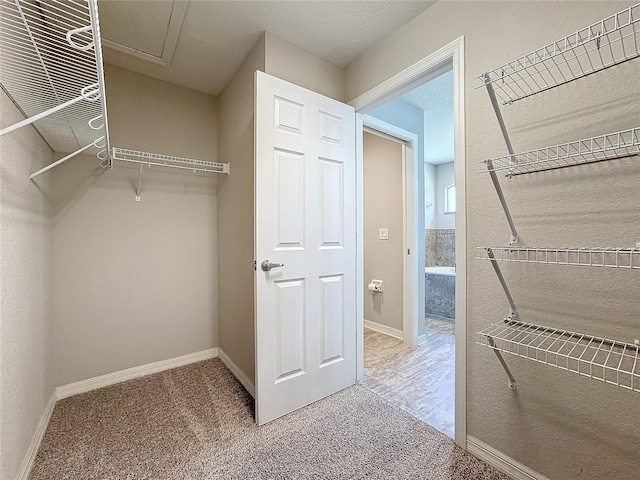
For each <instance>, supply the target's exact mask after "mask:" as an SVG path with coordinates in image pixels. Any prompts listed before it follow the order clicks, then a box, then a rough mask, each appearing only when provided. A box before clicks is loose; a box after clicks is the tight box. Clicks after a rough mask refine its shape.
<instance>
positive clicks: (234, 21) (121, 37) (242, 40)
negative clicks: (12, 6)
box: [98, 0, 434, 95]
mask: <svg viewBox="0 0 640 480" xmlns="http://www.w3.org/2000/svg"><path fill="white" fill-rule="evenodd" d="M176 3H177V2H176ZM433 3H434V2H432V1H400V0H394V1H366V0H362V1H346V0H341V1H197V0H191V1H189V2H188V6H187V10H186V15H185V17H184V21H183V23H182V28H181V30H180V33H179V36H178V42H177V46H176V49H175V53H174V56H173V60H172V61H171V64H170V65H168V66H164V65H158V64H154V63H152V62H149V61H147V60H144V59H141V58H136V57H135V56H132V55H130V54H127V53H123V52H120V51H116V50H113V49H110V48H108V47H106V48H105V49H104V58H105V61H106V62H107V63H111V64H113V65H116V66H119V67H122V68H126V69H128V70H132V71H134V72H138V73H142V74H145V75H148V76H151V77H154V78H158V79H160V80H165V81H167V82H171V83H175V84H178V85H182V86H185V87H189V88H193V89H195V90H200V91H203V92H207V93H212V94H214V95H217V94H218V93H219V92H220V90H222V88H223V87H224V86H225V85H226V84H227V82H228V81H229V79H230V78H231V76H232V75H233V73H234V72H235V70H236V69H237V68H238V66H239V65H240V63H242V60H243V59H244V57H245V56H246V55H247V53H249V51H250V50H251V47H252V46H253V45H254V43H255V42H256V41H257V40H258V38H259V37H260V35H261V34H262V32H263V31H268V32H270V33H273V34H274V35H276V36H278V37H280V38H282V39H284V40H287V41H289V42H291V43H293V44H295V45H298V46H299V47H301V48H304V49H305V50H308V51H309V52H311V53H314V54H315V55H317V56H319V57H321V58H324V59H325V60H328V61H329V62H331V63H333V64H334V65H337V66H339V67H341V68H344V67H346V66H347V65H349V64H350V63H351V62H353V61H354V60H355V59H357V58H358V57H359V56H360V55H361V54H362V53H364V52H365V51H366V50H367V49H369V48H370V47H371V46H373V45H374V44H375V43H377V42H378V41H380V40H381V39H383V38H384V37H385V36H387V35H388V34H390V33H391V32H393V31H395V30H397V29H398V28H399V27H400V26H402V25H404V24H405V23H407V22H408V21H409V20H411V19H412V18H414V17H415V16H417V15H418V14H420V13H421V12H422V11H424V10H425V9H426V8H427V7H429V6H430V5H432V4H433ZM132 4H133V5H132ZM98 6H99V7H98V8H99V12H100V24H101V26H100V28H101V34H102V36H103V37H104V38H106V39H110V40H114V41H117V42H118V43H122V44H125V45H127V44H128V46H129V47H132V48H134V49H137V50H141V51H149V52H150V53H153V54H156V55H157V54H158V52H159V51H161V50H162V46H163V45H162V44H163V36H166V32H167V28H168V26H167V22H168V19H167V12H168V11H169V9H170V8H174V9H175V8H176V7H175V6H174V2H173V0H156V1H153V2H151V1H146V2H139V4H138V2H130V1H126V0H122V1H121V0H99V1H98ZM103 10H104V15H103Z"/></svg>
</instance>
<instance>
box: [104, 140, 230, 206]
mask: <svg viewBox="0 0 640 480" xmlns="http://www.w3.org/2000/svg"><path fill="white" fill-rule="evenodd" d="M111 159H112V160H114V161H119V162H124V163H133V164H136V165H139V167H140V172H139V176H138V186H137V188H136V201H138V202H139V201H140V198H141V188H142V173H143V171H144V167H145V166H146V167H148V168H151V167H161V168H164V169H173V170H180V171H184V172H188V173H200V174H213V173H224V174H227V175H229V164H228V163H218V162H207V161H205V160H195V159H192V158H182V157H172V156H170V155H162V154H159V153H149V152H138V151H136V150H127V149H124V148H114V149H113V150H112V152H111Z"/></svg>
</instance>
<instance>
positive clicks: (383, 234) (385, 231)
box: [379, 227, 389, 240]
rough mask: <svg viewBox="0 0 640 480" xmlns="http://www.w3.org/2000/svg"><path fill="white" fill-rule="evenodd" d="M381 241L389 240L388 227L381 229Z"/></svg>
mask: <svg viewBox="0 0 640 480" xmlns="http://www.w3.org/2000/svg"><path fill="white" fill-rule="evenodd" d="M379 238H380V240H389V229H388V228H387V227H384V228H381V229H380V236H379Z"/></svg>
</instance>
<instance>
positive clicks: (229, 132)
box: [218, 37, 265, 382]
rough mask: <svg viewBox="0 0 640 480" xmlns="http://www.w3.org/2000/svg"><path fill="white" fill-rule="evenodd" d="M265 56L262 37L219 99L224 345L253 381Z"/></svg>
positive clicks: (220, 283) (220, 279) (220, 277)
mask: <svg viewBox="0 0 640 480" xmlns="http://www.w3.org/2000/svg"><path fill="white" fill-rule="evenodd" d="M264 56H265V53H264V37H261V39H260V40H259V41H258V43H256V45H255V46H254V47H253V49H252V50H251V52H250V53H249V55H248V56H247V58H245V60H244V62H243V63H242V65H240V67H239V68H238V70H237V71H236V73H235V74H234V76H233V78H232V79H231V81H230V82H229V83H228V84H227V86H226V87H225V89H224V90H223V91H222V93H221V94H220V96H219V98H218V101H219V107H220V110H219V112H220V113H219V126H220V131H219V138H220V142H219V144H218V158H219V161H221V162H228V163H229V165H230V168H231V175H229V176H228V177H226V178H223V179H221V180H220V183H219V188H218V245H219V247H218V248H219V253H220V254H219V264H218V297H219V299H220V302H219V307H218V308H219V318H220V325H219V332H220V348H222V350H223V351H224V352H225V353H226V354H227V355H228V356H229V358H230V359H231V360H232V361H233V362H234V363H235V364H236V365H237V366H238V368H240V370H242V371H243V372H244V374H245V375H246V376H247V377H248V378H249V380H250V381H251V382H254V379H255V338H254V337H255V335H254V327H253V317H254V295H253V292H254V279H253V275H254V271H253V260H254V248H253V245H254V234H253V205H254V189H253V185H254V182H253V179H254V160H253V147H254V137H253V117H254V72H255V71H256V70H264Z"/></svg>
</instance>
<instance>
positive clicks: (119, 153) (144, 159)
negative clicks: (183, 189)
mask: <svg viewBox="0 0 640 480" xmlns="http://www.w3.org/2000/svg"><path fill="white" fill-rule="evenodd" d="M111 158H112V160H117V161H120V162H126V163H134V164H138V165H140V166H142V167H144V166H145V165H146V166H148V167H151V166H154V167H166V168H171V169H177V170H184V171H187V172H191V173H205V174H206V173H225V174H227V175H228V174H229V164H228V163H217V162H207V161H204V160H195V159H192V158H182V157H172V156H170V155H161V154H159V153H148V152H138V151H136V150H127V149H124V148H117V147H114V148H113V150H112V152H111Z"/></svg>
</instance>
